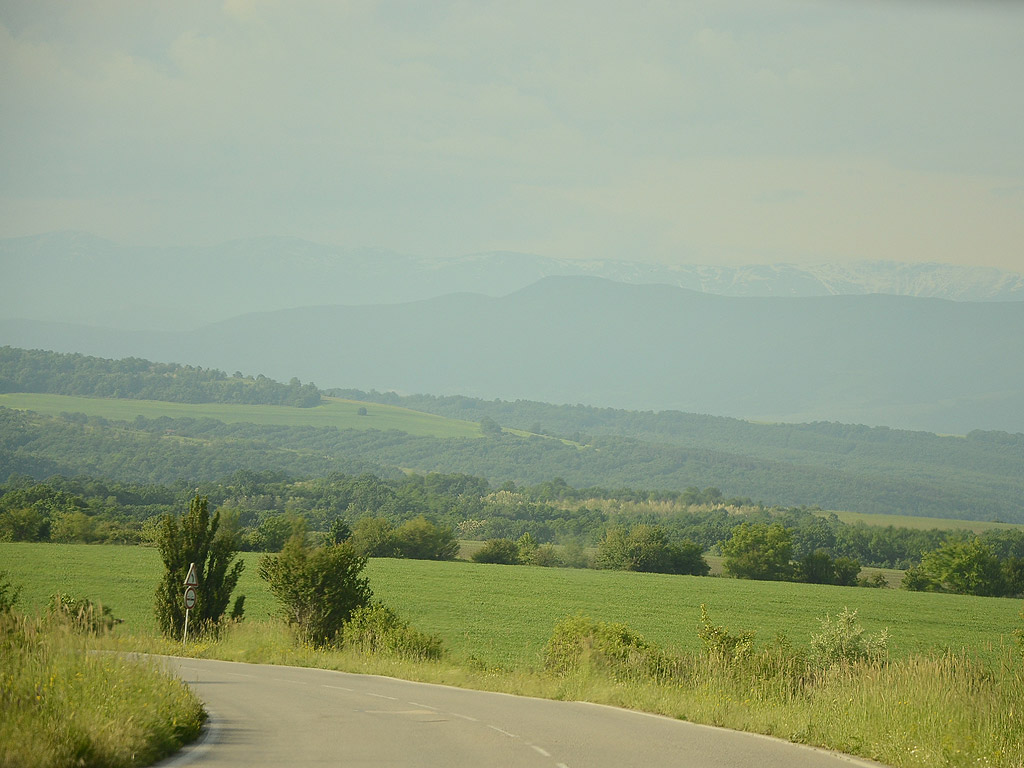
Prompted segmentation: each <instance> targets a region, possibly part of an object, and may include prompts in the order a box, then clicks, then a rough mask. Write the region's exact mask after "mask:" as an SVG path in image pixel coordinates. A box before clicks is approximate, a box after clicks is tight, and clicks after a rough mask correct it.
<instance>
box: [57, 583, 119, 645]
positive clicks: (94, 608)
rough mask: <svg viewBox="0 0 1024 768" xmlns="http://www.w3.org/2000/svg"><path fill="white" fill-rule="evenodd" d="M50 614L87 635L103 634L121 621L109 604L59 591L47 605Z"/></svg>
mask: <svg viewBox="0 0 1024 768" xmlns="http://www.w3.org/2000/svg"><path fill="white" fill-rule="evenodd" d="M47 610H48V611H49V613H50V615H51V616H53V617H55V618H57V619H58V620H61V621H65V622H67V624H68V626H69V627H71V628H72V629H73V630H75V631H76V632H81V633H83V634H86V635H102V634H106V633H107V632H109V631H110V630H112V629H113V628H114V627H115V626H116V625H118V624H120V623H121V619H118V618H115V617H114V614H113V612H112V611H111V610H110V608H109V606H106V605H99V604H98V603H94V602H93V601H92V600H90V599H89V598H87V597H73V596H71V595H68V594H64V593H61V592H58V593H57V594H55V595H54V596H53V597H51V598H50V602H49V604H48V605H47Z"/></svg>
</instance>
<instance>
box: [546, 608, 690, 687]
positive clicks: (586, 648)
mask: <svg viewBox="0 0 1024 768" xmlns="http://www.w3.org/2000/svg"><path fill="white" fill-rule="evenodd" d="M544 667H545V669H546V670H547V671H548V672H551V673H553V674H555V675H560V676H565V675H569V674H573V673H575V672H587V671H597V672H600V673H604V674H607V675H608V676H610V677H612V678H613V679H615V680H655V681H657V680H663V679H665V678H668V677H672V676H675V675H678V674H679V673H680V671H681V668H682V665H681V662H680V660H679V659H677V658H674V657H672V656H670V655H668V654H666V653H665V652H664V651H662V650H661V649H660V648H658V647H657V646H656V645H654V644H652V643H649V642H647V641H646V640H645V639H644V638H643V637H641V636H640V635H639V634H637V633H636V632H634V631H633V630H632V629H630V628H629V627H628V626H626V625H625V624H619V623H609V622H604V621H594V620H593V619H590V618H587V617H586V616H574V617H569V618H566V619H563V620H562V621H560V622H559V623H558V624H557V625H555V629H554V631H553V632H552V634H551V638H550V639H549V640H548V642H547V645H546V646H545V647H544Z"/></svg>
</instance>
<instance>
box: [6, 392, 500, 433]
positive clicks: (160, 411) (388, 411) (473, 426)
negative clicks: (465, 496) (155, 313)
mask: <svg viewBox="0 0 1024 768" xmlns="http://www.w3.org/2000/svg"><path fill="white" fill-rule="evenodd" d="M0 406H3V407H5V408H16V409H19V410H25V411H35V412H37V413H43V414H47V415H50V416H56V415H59V414H60V413H65V412H66V413H84V414H85V415H87V416H99V417H102V418H104V419H112V420H117V421H131V420H132V419H134V418H135V417H136V416H144V417H146V418H148V419H158V418H160V417H161V416H166V417H168V418H172V419H183V418H192V419H216V420H217V421H222V422H224V423H226V424H235V423H247V424H261V425H267V426H286V427H337V428H338V429H361V430H365V429H379V430H382V431H385V430H389V429H397V430H398V431H400V432H407V433H409V434H410V435H425V436H430V437H481V436H482V434H481V432H480V425H479V424H477V423H475V422H472V421H463V420H461V419H449V418H446V417H444V416H435V415H434V414H430V413H422V412H420V411H412V410H409V409H408V408H399V407H397V406H393V405H380V404H378V403H361V402H357V401H355V400H342V399H340V398H333V397H331V398H325V401H324V403H323V405H319V406H317V407H315V408H292V407H289V406H283V405H248V404H239V405H235V404H230V403H168V402H163V401H158V400H125V399H107V398H97V397H71V396H67V395H46V394H35V393H22V392H18V393H12V394H0ZM360 409H365V410H366V415H365V416H363V415H360Z"/></svg>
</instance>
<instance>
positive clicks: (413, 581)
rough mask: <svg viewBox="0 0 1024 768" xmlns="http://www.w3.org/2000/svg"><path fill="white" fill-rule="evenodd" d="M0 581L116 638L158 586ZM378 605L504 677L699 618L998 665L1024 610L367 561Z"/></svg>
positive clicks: (692, 580)
mask: <svg viewBox="0 0 1024 768" xmlns="http://www.w3.org/2000/svg"><path fill="white" fill-rule="evenodd" d="M260 557H262V555H259V554H255V553H246V554H245V555H244V559H245V561H246V570H245V573H244V574H243V576H242V580H241V583H240V591H241V592H242V593H244V594H245V595H246V616H247V617H248V618H251V619H265V618H267V617H269V616H270V615H272V613H273V611H274V608H275V606H274V602H273V599H272V598H271V596H270V594H269V592H268V591H267V589H266V587H265V585H264V584H263V582H262V581H261V580H260V579H259V577H258V575H257V573H256V566H257V563H258V562H259V558H260ZM0 568H4V569H7V570H9V571H10V572H11V577H12V580H13V581H14V582H15V583H20V584H23V585H24V591H23V593H22V599H21V604H22V606H23V607H25V608H40V607H42V606H45V604H46V602H47V600H48V599H49V596H50V595H51V594H53V593H54V592H57V591H66V592H70V593H72V594H75V595H80V596H85V597H89V598H91V599H93V600H98V601H101V602H103V603H104V604H106V605H109V606H111V608H112V609H113V611H114V614H115V615H116V616H118V617H120V618H122V619H124V620H125V624H124V625H123V626H122V628H121V630H120V631H121V632H125V633H144V634H145V633H151V632H153V631H154V622H153V617H152V601H153V592H154V590H155V588H156V584H157V581H158V579H159V577H160V568H161V565H160V560H159V556H158V553H157V551H156V550H155V549H151V548H146V547H121V546H112V545H102V546H101V545H84V544H82V545H77V544H0ZM367 574H368V575H369V577H370V584H371V586H372V588H373V591H374V595H375V596H376V597H377V598H378V599H380V600H383V601H384V602H385V603H387V604H388V605H390V606H391V607H392V608H394V609H395V610H396V611H398V613H399V614H400V615H401V616H403V617H404V618H407V619H409V620H410V621H411V622H412V623H413V624H414V625H415V626H416V627H417V628H418V629H421V630H423V631H427V632H436V633H438V634H440V635H441V637H442V638H443V639H444V641H445V644H446V645H447V647H448V648H449V649H451V650H452V651H453V652H454V653H455V654H457V655H461V656H465V657H468V656H470V655H472V656H474V657H475V658H476V659H478V660H480V661H481V662H483V663H485V664H488V665H499V666H502V667H506V668H517V667H529V666H536V665H537V664H538V663H539V661H540V654H541V651H542V649H543V646H544V643H545V642H546V641H547V639H548V637H549V636H550V634H551V630H552V628H553V627H554V625H555V623H556V622H557V621H559V620H560V619H562V618H563V617H565V616H568V615H574V614H580V613H581V614H585V615H587V616H590V617H592V618H594V619H599V620H603V621H615V622H624V623H626V624H628V625H629V626H631V627H633V628H634V629H636V630H637V631H639V632H640V633H641V634H643V635H644V636H645V637H647V638H648V639H649V640H652V641H655V642H657V643H659V644H663V645H665V646H669V647H675V648H679V649H691V650H693V649H696V648H697V647H698V645H699V640H698V638H697V623H698V619H699V617H700V604H701V603H705V604H707V606H708V610H709V611H710V613H711V618H712V620H713V621H714V622H715V623H716V624H722V625H725V626H727V627H728V628H729V629H730V630H731V631H733V632H736V631H739V630H756V631H757V638H758V641H759V642H768V641H770V640H772V639H773V637H774V636H775V635H777V634H779V633H783V632H784V633H786V635H787V636H788V638H789V640H790V641H791V642H792V643H793V644H794V645H795V646H803V645H806V644H807V643H808V641H809V640H810V636H811V634H812V633H814V632H816V631H817V630H818V627H819V620H820V619H821V617H822V616H824V615H825V614H826V613H828V614H833V615H834V614H836V613H838V612H839V611H841V610H842V609H843V608H844V607H849V608H850V609H852V610H857V611H858V612H859V614H858V615H859V619H860V620H861V622H862V623H863V625H864V627H865V628H866V629H867V631H868V632H877V631H879V630H881V629H883V628H886V627H888V629H889V632H890V634H891V640H890V649H891V651H892V653H893V654H894V655H895V656H904V655H907V654H909V653H921V652H927V651H929V650H942V649H951V650H960V649H961V648H964V649H967V650H969V651H970V652H971V653H973V654H975V655H977V656H978V657H979V658H981V659H985V660H995V659H997V658H999V657H1000V656H1001V653H1000V648H1001V647H1002V646H1003V645H1008V644H1012V642H1013V638H1012V631H1013V629H1014V628H1015V627H1017V626H1019V624H1020V620H1019V617H1018V614H1019V612H1020V610H1021V601H1019V600H1008V599H999V598H987V597H967V596H960V595H943V594H931V593H923V592H905V591H902V590H891V589H863V588H854V587H833V586H825V585H814V584H792V583H781V582H756V581H744V580H739V579H726V578H711V577H704V578H701V577H695V576H669V575H663V574H643V573H624V572H615V571H592V570H572V569H554V568H537V567H528V566H500V565H481V564H476V563H467V562H462V561H456V562H447V563H438V562H428V561H418V560H395V559H375V560H372V561H371V562H370V564H369V566H368V568H367Z"/></svg>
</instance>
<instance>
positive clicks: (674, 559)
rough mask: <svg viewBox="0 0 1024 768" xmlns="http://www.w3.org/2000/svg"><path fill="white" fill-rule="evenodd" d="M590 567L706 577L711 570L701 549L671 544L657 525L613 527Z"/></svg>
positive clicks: (690, 544) (687, 543) (686, 542)
mask: <svg viewBox="0 0 1024 768" xmlns="http://www.w3.org/2000/svg"><path fill="white" fill-rule="evenodd" d="M594 566H595V567H596V568H603V569H608V570H617V571H645V572H648V573H676V574H690V575H693V576H707V574H708V572H709V571H710V570H711V568H710V566H709V565H708V562H707V560H705V559H704V555H703V552H702V550H701V546H700V545H699V544H697V543H695V542H693V541H690V540H688V539H685V540H683V541H680V542H678V543H672V542H670V541H669V539H668V535H667V534H666V532H665V530H664V529H663V528H661V527H660V526H657V525H636V526H634V527H633V528H631V529H629V530H627V529H625V528H623V527H619V526H617V527H613V528H610V529H609V530H608V532H607V533H606V534H605V536H604V538H603V539H602V540H601V543H600V544H599V545H598V547H597V556H596V557H595V558H594Z"/></svg>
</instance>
